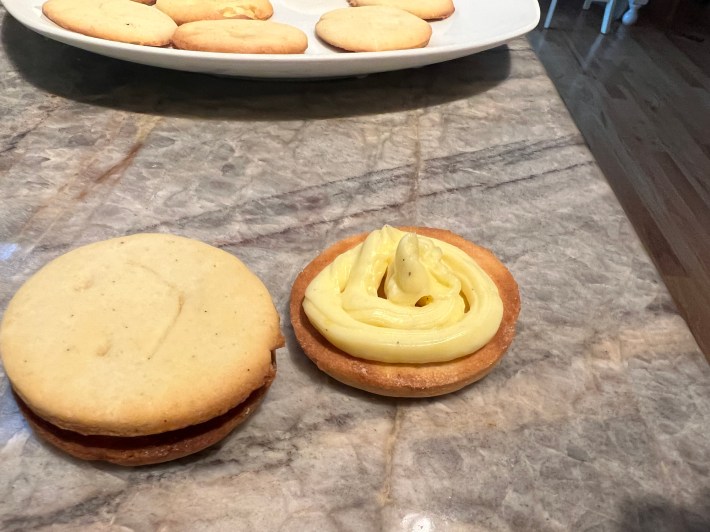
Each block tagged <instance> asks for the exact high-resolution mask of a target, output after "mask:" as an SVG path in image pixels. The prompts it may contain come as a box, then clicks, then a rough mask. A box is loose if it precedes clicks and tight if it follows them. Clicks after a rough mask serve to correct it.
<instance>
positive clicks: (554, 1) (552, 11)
mask: <svg viewBox="0 0 710 532" xmlns="http://www.w3.org/2000/svg"><path fill="white" fill-rule="evenodd" d="M556 7H557V0H552V3H551V4H550V8H549V9H548V10H547V16H546V17H545V23H544V24H543V25H542V27H543V28H545V29H547V28H549V27H550V23H551V22H552V15H554V14H555V8H556Z"/></svg>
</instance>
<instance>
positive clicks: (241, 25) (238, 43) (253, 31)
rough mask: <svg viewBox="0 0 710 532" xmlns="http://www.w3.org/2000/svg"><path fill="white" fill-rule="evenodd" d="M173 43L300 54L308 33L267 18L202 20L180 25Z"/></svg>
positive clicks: (245, 51)
mask: <svg viewBox="0 0 710 532" xmlns="http://www.w3.org/2000/svg"><path fill="white" fill-rule="evenodd" d="M173 46H175V48H181V49H183V50H197V51H202V52H225V53H238V54H302V53H303V52H305V51H306V48H308V37H306V34H305V33H303V32H302V31H301V30H299V29H298V28H295V27H293V26H289V25H287V24H280V23H278V22H271V21H268V20H266V21H265V20H203V21H199V22H188V23H187V24H183V25H182V26H180V27H179V28H178V29H177V31H175V34H174V35H173Z"/></svg>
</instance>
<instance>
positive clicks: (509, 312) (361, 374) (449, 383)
mask: <svg viewBox="0 0 710 532" xmlns="http://www.w3.org/2000/svg"><path fill="white" fill-rule="evenodd" d="M399 229H400V230H402V231H407V232H414V233H416V234H418V235H422V236H426V237H430V238H435V239H438V240H441V241H443V242H446V243H448V244H451V245H453V246H456V247H457V248H459V249H460V250H462V251H464V252H465V253H466V254H467V255H469V256H470V257H471V258H472V259H474V261H475V262H476V263H477V264H478V265H479V266H480V267H481V268H482V269H483V270H484V271H485V272H486V273H487V274H488V276H489V277H490V278H491V279H492V281H493V282H494V283H495V285H496V287H497V289H498V293H499V296H500V299H501V301H502V303H503V317H502V321H501V323H500V326H499V327H498V330H497V332H496V333H495V335H494V336H493V338H492V339H491V340H489V341H488V343H486V344H485V345H484V346H483V347H482V348H480V349H478V350H477V351H475V352H474V353H470V354H468V355H465V356H462V357H459V358H455V359H453V360H450V361H446V362H429V363H422V364H406V363H386V362H379V361H375V360H367V359H364V358H358V357H354V356H351V355H349V354H347V353H345V352H344V351H342V350H340V349H338V348H337V347H335V346H334V345H332V344H331V343H330V342H329V341H328V340H327V339H326V338H325V337H323V336H322V335H321V334H320V332H318V330H317V329H316V328H315V327H314V326H313V325H312V324H311V322H310V321H309V319H308V316H307V315H306V313H305V311H304V309H303V301H304V298H305V293H306V289H307V288H308V286H309V284H310V283H311V281H312V280H313V279H314V278H315V277H316V275H318V273H320V272H321V271H322V270H323V269H324V268H325V267H326V266H328V265H329V264H330V263H331V262H333V261H334V260H335V259H336V258H337V257H338V256H340V255H341V254H343V253H345V252H346V251H348V250H349V249H351V248H353V247H355V246H357V245H358V244H360V243H361V242H363V241H364V240H365V239H366V237H367V236H368V234H360V235H356V236H353V237H350V238H346V239H345V240H341V241H340V242H337V243H335V244H333V245H332V246H330V247H329V248H327V249H326V250H325V251H324V252H323V253H321V254H320V255H319V256H318V257H316V258H315V259H314V260H313V261H312V262H311V263H310V264H308V266H306V268H305V269H304V270H303V271H302V272H301V273H300V274H299V275H298V276H297V278H296V280H295V282H294V284H293V288H292V290H291V301H290V313H291V323H292V325H293V330H294V333H295V335H296V339H297V340H298V342H299V344H300V345H301V347H302V348H303V351H304V353H305V354H306V355H307V356H308V357H309V358H310V359H311V360H312V361H313V362H314V363H315V364H316V366H318V368H319V369H320V370H322V371H324V372H325V373H327V374H328V375H330V376H331V377H333V378H334V379H336V380H339V381H340V382H343V383H344V384H347V385H349V386H353V387H355V388H359V389H361V390H365V391H368V392H371V393H375V394H378V395H386V396H391V397H433V396H437V395H443V394H447V393H450V392H454V391H456V390H459V389H461V388H463V387H465V386H467V385H469V384H471V383H473V382H475V381H477V380H479V379H481V378H483V377H485V376H486V375H487V374H488V373H489V372H490V371H491V370H492V369H493V368H494V367H495V366H496V364H497V363H498V361H499V360H500V359H501V358H502V357H503V355H504V354H505V352H506V350H507V349H508V347H509V346H510V344H511V343H512V341H513V338H514V336H515V323H516V321H517V318H518V314H519V312H520V295H519V293H518V285H517V283H516V282H515V279H513V276H512V275H511V273H510V272H509V271H508V269H507V268H506V267H505V266H504V265H503V264H502V263H501V262H500V261H499V260H498V259H497V258H496V257H495V255H493V253H491V252H490V251H489V250H487V249H485V248H482V247H480V246H477V245H476V244H473V243H472V242H469V241H467V240H466V239H464V238H462V237H460V236H458V235H456V234H454V233H451V232H449V231H446V230H442V229H432V228H426V227H400V228H399Z"/></svg>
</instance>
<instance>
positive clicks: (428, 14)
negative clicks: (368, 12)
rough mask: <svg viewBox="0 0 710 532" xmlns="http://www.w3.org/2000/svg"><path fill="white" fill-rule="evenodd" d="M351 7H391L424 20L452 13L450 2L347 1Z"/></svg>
mask: <svg viewBox="0 0 710 532" xmlns="http://www.w3.org/2000/svg"><path fill="white" fill-rule="evenodd" d="M348 2H349V3H350V5H351V6H353V7H361V6H391V7H397V8H399V9H404V10H405V11H409V12H410V13H411V14H412V15H416V16H418V17H419V18H421V19H424V20H441V19H444V18H447V17H450V16H451V15H452V14H453V13H454V3H453V2H452V1H451V0H348Z"/></svg>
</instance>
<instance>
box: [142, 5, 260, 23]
mask: <svg viewBox="0 0 710 532" xmlns="http://www.w3.org/2000/svg"><path fill="white" fill-rule="evenodd" d="M155 7H157V8H158V9H160V10H161V11H162V12H163V13H165V14H167V15H168V16H169V17H170V18H172V19H173V20H174V21H175V22H176V23H177V24H178V25H180V24H185V23H187V22H195V21H197V20H222V19H251V20H266V19H268V18H270V17H271V16H272V15H273V14H274V8H273V7H272V5H271V3H270V2H269V0H157V2H156V3H155Z"/></svg>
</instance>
